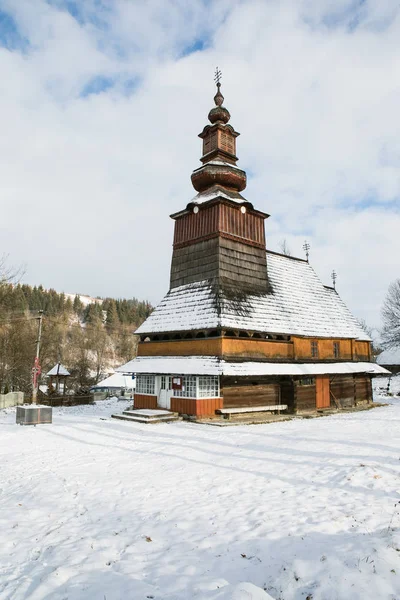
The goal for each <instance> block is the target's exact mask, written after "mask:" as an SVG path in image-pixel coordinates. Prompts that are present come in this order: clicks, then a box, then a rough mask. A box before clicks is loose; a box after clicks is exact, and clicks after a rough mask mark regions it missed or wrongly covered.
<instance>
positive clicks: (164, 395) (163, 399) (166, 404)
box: [158, 375, 171, 410]
mask: <svg viewBox="0 0 400 600" xmlns="http://www.w3.org/2000/svg"><path fill="white" fill-rule="evenodd" d="M170 379H171V378H170V377H169V376H168V375H161V385H160V393H159V395H158V406H159V407H160V408H167V409H168V410H169V409H170V408H171V385H170Z"/></svg>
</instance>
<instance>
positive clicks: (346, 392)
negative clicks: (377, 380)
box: [330, 375, 354, 408]
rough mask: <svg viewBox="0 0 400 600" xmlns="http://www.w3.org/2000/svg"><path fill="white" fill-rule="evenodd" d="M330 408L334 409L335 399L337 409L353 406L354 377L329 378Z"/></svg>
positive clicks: (337, 376)
mask: <svg viewBox="0 0 400 600" xmlns="http://www.w3.org/2000/svg"><path fill="white" fill-rule="evenodd" d="M330 381H331V392H332V394H333V396H334V398H333V397H332V394H331V406H332V407H334V408H336V403H335V399H336V401H337V403H338V405H339V408H349V407H351V406H354V376H353V375H332V376H331V379H330Z"/></svg>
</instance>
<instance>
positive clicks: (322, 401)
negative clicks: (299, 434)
mask: <svg viewBox="0 0 400 600" xmlns="http://www.w3.org/2000/svg"><path fill="white" fill-rule="evenodd" d="M315 384H316V396H317V409H318V408H329V407H330V405H331V398H330V387H329V375H318V376H317V377H316V378H315Z"/></svg>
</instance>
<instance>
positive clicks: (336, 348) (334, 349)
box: [333, 342, 340, 358]
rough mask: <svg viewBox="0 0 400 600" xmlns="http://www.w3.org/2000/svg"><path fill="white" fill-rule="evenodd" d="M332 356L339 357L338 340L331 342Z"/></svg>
mask: <svg viewBox="0 0 400 600" xmlns="http://www.w3.org/2000/svg"><path fill="white" fill-rule="evenodd" d="M333 357H334V358H339V357H340V342H333Z"/></svg>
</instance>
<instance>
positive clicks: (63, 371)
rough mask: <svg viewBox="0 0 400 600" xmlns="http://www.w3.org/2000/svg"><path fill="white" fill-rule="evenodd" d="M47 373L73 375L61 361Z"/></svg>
mask: <svg viewBox="0 0 400 600" xmlns="http://www.w3.org/2000/svg"><path fill="white" fill-rule="evenodd" d="M47 375H71V373H70V372H69V371H67V369H66V368H65V367H64V366H63V365H62V364H61V363H57V364H56V365H54V367H53V368H52V369H50V371H49V372H48V373H47Z"/></svg>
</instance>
